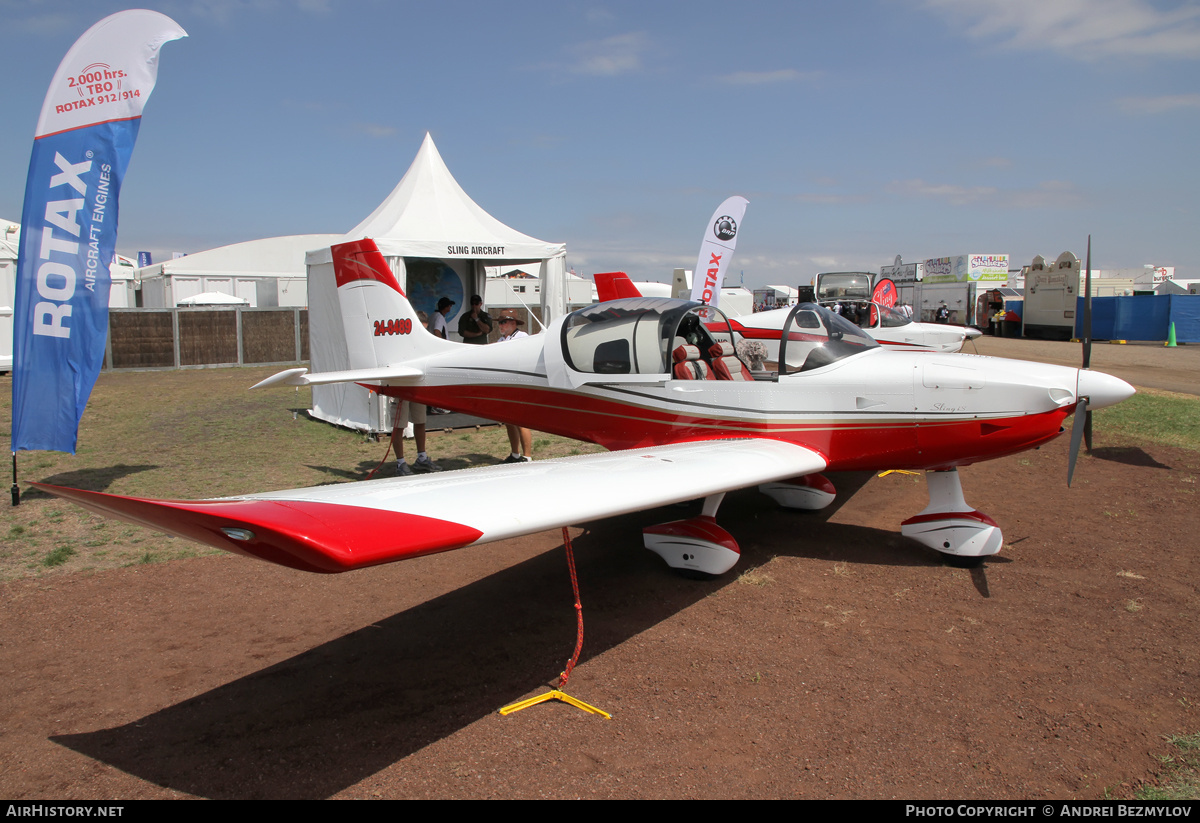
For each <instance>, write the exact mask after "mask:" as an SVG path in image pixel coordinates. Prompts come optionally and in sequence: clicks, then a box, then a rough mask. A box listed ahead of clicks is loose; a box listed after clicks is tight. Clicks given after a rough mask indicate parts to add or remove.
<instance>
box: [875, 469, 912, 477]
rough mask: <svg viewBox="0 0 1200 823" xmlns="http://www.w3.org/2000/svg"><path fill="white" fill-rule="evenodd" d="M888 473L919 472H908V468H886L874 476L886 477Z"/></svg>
mask: <svg viewBox="0 0 1200 823" xmlns="http://www.w3.org/2000/svg"><path fill="white" fill-rule="evenodd" d="M889 474H920V472H910V471H909V470H908V469H888V470H887V471H885V472H880V473H879V474H877V475H875V476H876V477H887V476H888V475H889Z"/></svg>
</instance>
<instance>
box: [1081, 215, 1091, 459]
mask: <svg viewBox="0 0 1200 823" xmlns="http://www.w3.org/2000/svg"><path fill="white" fill-rule="evenodd" d="M1080 337H1081V339H1082V341H1083V368H1085V369H1086V368H1088V367H1090V366H1091V363H1092V236H1091V235H1090V234H1089V235H1088V244H1087V270H1086V272H1085V273H1084V276H1083V334H1082V335H1080ZM1088 442H1089V443H1090V442H1091V438H1088ZM1088 448H1089V449H1090V448H1091V446H1090V445H1089V447H1088Z"/></svg>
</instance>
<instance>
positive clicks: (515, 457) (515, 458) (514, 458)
mask: <svg viewBox="0 0 1200 823" xmlns="http://www.w3.org/2000/svg"><path fill="white" fill-rule="evenodd" d="M503 462H505V463H524V462H525V458H524V457H521V455H519V454H510V455H509V456H508V457H506V458H504V461H503Z"/></svg>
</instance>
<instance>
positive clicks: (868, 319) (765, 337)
mask: <svg viewBox="0 0 1200 823" xmlns="http://www.w3.org/2000/svg"><path fill="white" fill-rule="evenodd" d="M821 305H822V306H824V307H825V308H832V304H830V303H827V302H826V303H822V304H821ZM851 305H853V308H854V310H856V311H857V312H858V314H859V317H860V319H859V320H858V321H857V324H856V325H858V326H859V327H860V328H862V330H863V331H864V332H866V333H867V334H868V335H870V336H871V337H872V338H874V339H875V342H877V343H879V345H880V346H882V347H883V348H885V349H891V350H892V351H915V352H942V353H947V354H949V353H953V352H957V351H961V350H962V347H963V344H964V343H966V341H968V340H974V339H975V338H976V337H979V336H980V335H981V334H983V332H981V331H980V330H979V329H973V328H970V327H967V326H949V325H946V324H944V323H917V322H914V321H913V319H912V318H911V317H908V316H907V315H904V314H901V313H900V312H899V311H897V310H896V309H894V308H890V307H888V306H883V305H880V304H879V303H873V302H871V301H869V300H849V301H842V303H841V306H842V307H843V309H845V307H847V306H851ZM788 313H789V309H772V310H771V311H762V312H756V313H754V314H748V315H743V316H742V317H738V318H737V319H736V320H735V321H734V322H737V323H740V324H741V326H742V328H743V334H744V335H745V336H746V338H747V339H755V340H759V341H761V342H762V343H763V344H764V345H766V347H767V356H768V357H769V358H770V359H772V360H774V359H776V353H777V351H778V348H779V339H780V335H781V333H782V331H783V325H784V323H786V322H787V318H788Z"/></svg>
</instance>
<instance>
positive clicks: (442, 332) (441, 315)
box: [429, 297, 454, 340]
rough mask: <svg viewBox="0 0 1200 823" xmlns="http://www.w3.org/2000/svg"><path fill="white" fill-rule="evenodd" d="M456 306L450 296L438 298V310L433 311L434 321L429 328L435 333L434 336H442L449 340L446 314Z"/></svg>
mask: <svg viewBox="0 0 1200 823" xmlns="http://www.w3.org/2000/svg"><path fill="white" fill-rule="evenodd" d="M453 308H454V301H453V300H451V299H450V298H449V297H443V298H441V299H440V300H438V304H437V311H435V312H434V313H433V323H431V324H430V328H429V330H430V331H431V332H433V333H434V336H436V337H440V338H442V339H443V340H449V339H450V334H449V331H448V330H447V329H446V315H448V314H449V313H450V311H451V310H452V309H453Z"/></svg>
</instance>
